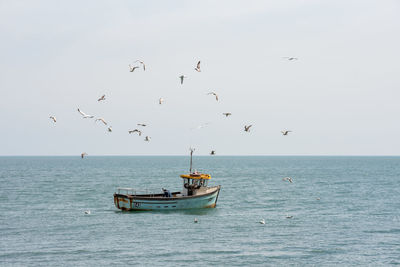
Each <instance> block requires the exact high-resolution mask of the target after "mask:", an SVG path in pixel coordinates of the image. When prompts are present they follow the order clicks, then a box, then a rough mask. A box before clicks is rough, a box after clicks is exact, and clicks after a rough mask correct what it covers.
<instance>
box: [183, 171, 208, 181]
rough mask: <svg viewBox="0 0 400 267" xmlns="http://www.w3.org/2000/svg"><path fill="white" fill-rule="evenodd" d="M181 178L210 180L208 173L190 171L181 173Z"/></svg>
mask: <svg viewBox="0 0 400 267" xmlns="http://www.w3.org/2000/svg"><path fill="white" fill-rule="evenodd" d="M181 177H182V178H188V179H198V180H200V179H205V180H210V179H211V175H209V174H204V173H191V174H182V175H181Z"/></svg>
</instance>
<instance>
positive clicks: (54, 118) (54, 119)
mask: <svg viewBox="0 0 400 267" xmlns="http://www.w3.org/2000/svg"><path fill="white" fill-rule="evenodd" d="M49 118H50V119H52V120H53V121H54V122H57V119H56V117H54V116H50V117H49Z"/></svg>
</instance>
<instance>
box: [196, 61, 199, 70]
mask: <svg viewBox="0 0 400 267" xmlns="http://www.w3.org/2000/svg"><path fill="white" fill-rule="evenodd" d="M196 68H198V69H200V61H199V62H197V67H196Z"/></svg>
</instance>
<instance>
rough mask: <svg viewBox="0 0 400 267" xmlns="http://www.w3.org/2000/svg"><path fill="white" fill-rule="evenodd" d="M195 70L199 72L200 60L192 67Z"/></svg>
mask: <svg viewBox="0 0 400 267" xmlns="http://www.w3.org/2000/svg"><path fill="white" fill-rule="evenodd" d="M194 69H195V70H196V71H197V72H201V69H200V61H199V62H197V66H196V68H194Z"/></svg>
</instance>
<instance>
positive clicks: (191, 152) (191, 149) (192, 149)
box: [189, 148, 194, 173]
mask: <svg viewBox="0 0 400 267" xmlns="http://www.w3.org/2000/svg"><path fill="white" fill-rule="evenodd" d="M193 151H194V148H190V170H189V173H192V155H193Z"/></svg>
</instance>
